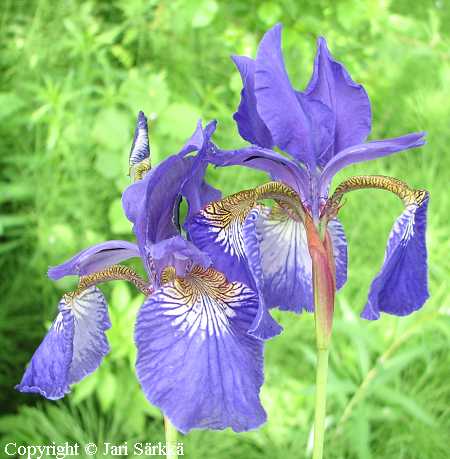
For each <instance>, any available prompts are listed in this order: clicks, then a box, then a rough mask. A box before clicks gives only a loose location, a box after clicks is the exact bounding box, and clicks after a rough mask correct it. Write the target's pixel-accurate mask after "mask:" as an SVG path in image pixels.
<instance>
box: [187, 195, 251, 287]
mask: <svg viewBox="0 0 450 459" xmlns="http://www.w3.org/2000/svg"><path fill="white" fill-rule="evenodd" d="M255 204H256V201H255V198H254V194H253V193H252V192H251V191H241V192H239V193H236V194H234V195H231V196H227V197H226V198H224V199H222V200H221V201H214V202H212V203H210V204H208V205H207V206H206V207H205V208H204V209H202V210H201V211H200V212H198V213H197V214H195V215H194V216H193V217H192V218H191V219H190V220H188V221H187V222H186V225H185V226H186V230H187V232H188V234H189V237H190V239H191V240H192V242H193V243H194V244H195V245H196V246H197V247H199V248H200V249H201V250H203V251H205V252H207V253H208V254H209V255H210V257H211V260H212V262H213V266H214V267H215V268H217V269H218V270H219V271H221V272H223V273H224V274H225V275H226V276H227V279H228V280H229V281H235V280H238V281H240V282H243V283H245V284H247V285H250V286H251V285H252V280H251V275H249V272H248V269H247V262H246V257H245V248H244V241H243V239H242V224H243V222H244V220H245V218H246V217H247V215H248V213H249V212H250V210H251V209H252V208H253V207H254V206H255Z"/></svg>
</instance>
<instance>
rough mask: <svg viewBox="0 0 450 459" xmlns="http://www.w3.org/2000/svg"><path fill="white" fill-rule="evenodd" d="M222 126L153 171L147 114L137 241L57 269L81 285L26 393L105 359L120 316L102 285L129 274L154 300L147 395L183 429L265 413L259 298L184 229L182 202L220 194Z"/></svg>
mask: <svg viewBox="0 0 450 459" xmlns="http://www.w3.org/2000/svg"><path fill="white" fill-rule="evenodd" d="M214 129H215V123H210V124H208V125H207V126H206V128H205V129H203V128H202V125H201V122H199V124H198V126H197V129H196V130H195V132H194V134H193V136H192V137H191V138H190V139H189V140H188V142H187V143H186V144H185V145H184V147H183V148H182V149H181V151H180V152H179V153H178V154H175V155H173V156H171V157H169V158H168V159H166V160H165V161H163V162H162V163H161V164H159V165H158V167H156V168H155V169H151V168H150V159H149V156H150V150H149V145H148V132H147V120H146V118H145V116H144V114H143V113H142V112H141V113H139V117H138V122H137V127H136V132H135V138H134V141H133V146H132V150H131V153H130V174H131V175H132V176H133V177H134V178H135V179H136V182H135V183H134V184H132V185H130V186H129V187H128V188H127V189H126V190H125V192H124V194H123V206H124V210H125V213H126V215H127V217H128V218H129V220H130V221H131V222H132V223H133V225H134V227H133V229H134V232H135V235H136V239H137V245H136V244H132V243H130V242H127V241H108V242H104V243H102V244H98V245H95V246H93V247H90V248H88V249H86V250H83V251H82V252H80V253H79V254H77V255H75V256H74V257H73V258H71V259H70V260H69V261H67V262H65V263H63V264H61V265H59V266H56V267H54V268H51V269H50V270H49V276H50V278H52V279H60V278H62V277H64V276H68V275H77V276H79V277H80V280H79V285H78V288H77V289H76V290H75V291H74V292H71V293H69V294H66V295H64V297H63V299H62V300H61V302H60V303H59V314H58V315H57V317H56V319H55V321H54V322H53V325H52V326H51V328H50V330H49V332H48V333H47V336H46V337H45V338H44V340H43V342H42V343H41V345H40V346H39V347H38V349H37V350H36V352H35V353H34V355H33V357H32V359H31V362H30V364H29V365H28V367H27V369H26V371H25V374H24V376H23V378H22V381H21V383H20V384H19V385H18V386H17V389H18V390H20V391H22V392H36V393H39V394H41V395H43V396H44V397H46V398H49V399H59V398H61V397H63V396H64V395H65V394H67V393H68V392H69V391H70V386H71V385H72V384H74V383H76V382H78V381H80V380H81V379H82V378H83V377H85V376H86V375H88V374H90V373H91V372H93V371H94V370H95V369H96V368H97V367H98V366H99V365H100V363H101V361H102V359H103V357H104V356H105V355H106V354H107V353H108V351H109V345H108V341H107V337H106V334H105V332H106V330H107V329H108V328H109V327H110V326H111V324H110V321H109V317H108V310H107V304H106V301H105V298H104V297H103V295H102V293H101V291H100V290H99V289H98V287H97V284H99V283H101V282H105V281H110V280H116V279H123V280H127V281H130V282H132V283H133V284H134V285H135V286H136V287H137V288H138V289H139V291H141V292H142V293H143V294H144V295H145V297H146V299H145V301H144V304H143V306H142V307H141V309H140V311H139V313H138V316H137V320H136V327H135V342H136V346H137V361H136V373H137V377H138V379H139V382H140V384H141V386H142V389H143V391H144V393H145V395H146V396H147V398H148V400H149V401H150V402H151V403H153V404H154V405H155V406H157V407H159V408H160V409H161V410H162V412H163V413H164V415H165V416H166V417H167V418H168V419H169V420H170V421H171V422H172V423H173V424H174V425H175V427H176V428H177V429H178V430H180V431H181V432H188V431H189V430H190V429H193V428H210V429H224V428H226V427H231V428H232V429H233V430H235V431H245V430H249V429H252V428H256V427H258V426H259V425H260V424H262V423H263V422H264V421H265V419H266V414H265V411H264V409H263V407H262V405H261V403H260V400H259V391H260V387H261V385H262V383H263V342H262V341H261V340H258V339H256V338H255V337H253V336H251V335H249V334H248V333H247V331H248V329H249V327H250V325H251V323H252V321H253V318H254V316H255V315H256V312H257V310H258V296H257V295H256V293H255V292H254V291H253V290H252V289H251V288H249V287H248V286H247V285H245V284H243V283H242V282H236V281H235V282H229V281H228V280H227V279H226V277H225V276H224V274H223V273H222V272H220V270H219V269H218V268H217V266H216V264H215V263H214V261H212V260H211V258H210V256H209V254H208V253H207V251H201V250H199V249H198V248H197V247H196V246H195V245H194V244H193V243H191V242H189V241H188V240H186V239H185V238H183V237H182V235H181V228H180V221H179V216H178V212H179V204H180V200H181V199H183V198H184V199H186V201H187V203H188V206H189V211H188V212H189V215H193V214H195V213H197V212H198V211H199V210H200V209H201V208H203V207H204V206H205V205H206V204H207V203H208V202H210V201H212V200H217V199H220V192H219V191H218V190H216V189H214V188H212V187H211V186H209V185H208V184H207V183H206V182H205V181H204V172H205V169H206V163H205V162H204V161H203V159H202V157H203V155H204V154H205V153H206V150H205V148H206V146H207V145H209V138H210V136H211V135H212V133H213V132H214ZM193 152H197V154H196V155H192V153H193ZM188 237H189V235H188ZM132 257H139V258H140V259H141V260H142V262H143V264H144V266H145V269H146V272H147V275H148V280H145V279H143V278H142V277H140V276H139V275H138V274H137V273H136V272H135V271H134V270H133V269H131V268H129V267H127V266H125V265H117V263H120V262H121V261H124V260H126V259H129V258H132Z"/></svg>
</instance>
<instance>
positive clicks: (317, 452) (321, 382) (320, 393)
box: [313, 349, 329, 459]
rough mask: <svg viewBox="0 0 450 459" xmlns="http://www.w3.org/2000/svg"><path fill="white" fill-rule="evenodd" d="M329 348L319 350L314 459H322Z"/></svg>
mask: <svg viewBox="0 0 450 459" xmlns="http://www.w3.org/2000/svg"><path fill="white" fill-rule="evenodd" d="M328 354H329V350H328V349H318V350H317V368H316V405H315V415H314V452H313V459H322V456H323V443H324V437H325V415H326V403H327V375H328Z"/></svg>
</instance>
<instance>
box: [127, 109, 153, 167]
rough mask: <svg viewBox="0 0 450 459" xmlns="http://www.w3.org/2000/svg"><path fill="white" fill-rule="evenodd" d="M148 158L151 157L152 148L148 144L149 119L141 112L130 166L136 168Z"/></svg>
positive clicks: (132, 147) (135, 132) (131, 152)
mask: <svg viewBox="0 0 450 459" xmlns="http://www.w3.org/2000/svg"><path fill="white" fill-rule="evenodd" d="M148 157H150V147H149V143H148V126H147V118H146V117H145V115H144V112H139V115H138V119H137V122H136V129H135V131H134V138H133V144H132V146H131V151H130V157H129V165H130V167H133V166H136V165H138V164H139V163H141V162H142V161H144V159H147V158H148Z"/></svg>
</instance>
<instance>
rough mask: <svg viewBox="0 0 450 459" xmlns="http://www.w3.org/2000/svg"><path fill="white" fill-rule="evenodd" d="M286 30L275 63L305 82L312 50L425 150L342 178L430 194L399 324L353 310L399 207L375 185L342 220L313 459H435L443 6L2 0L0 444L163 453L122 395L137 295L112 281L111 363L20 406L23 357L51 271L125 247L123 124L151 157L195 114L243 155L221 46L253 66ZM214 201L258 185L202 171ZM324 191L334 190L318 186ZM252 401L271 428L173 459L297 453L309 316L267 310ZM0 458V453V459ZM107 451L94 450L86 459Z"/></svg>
mask: <svg viewBox="0 0 450 459" xmlns="http://www.w3.org/2000/svg"><path fill="white" fill-rule="evenodd" d="M277 21H282V22H283V23H284V25H285V30H284V34H283V44H284V50H285V56H286V61H287V66H288V69H289V71H290V74H291V77H292V81H293V82H294V84H295V86H296V87H297V88H302V87H303V86H304V84H305V83H306V82H307V80H308V78H309V75H310V72H311V68H312V59H313V55H314V52H315V39H316V37H317V36H318V35H324V36H325V37H326V38H327V40H328V43H329V46H330V48H331V50H332V52H333V53H334V54H335V56H336V57H337V58H338V59H339V60H341V61H343V62H344V63H345V65H346V66H347V68H348V69H349V70H350V72H351V74H352V76H353V77H354V79H356V80H357V81H359V82H361V83H363V84H364V85H365V87H366V89H367V90H368V93H369V95H370V97H371V100H372V104H373V118H374V123H373V125H374V128H373V133H372V138H383V137H388V136H397V135H401V134H405V133H407V132H411V131H414V130H426V131H428V144H427V145H426V146H425V147H424V148H422V149H419V150H414V151H408V152H404V153H401V154H398V155H396V156H393V157H390V158H384V159H380V160H377V161H373V162H371V163H369V164H364V165H358V166H353V167H352V168H351V169H347V170H346V171H345V173H343V174H341V177H340V178H344V177H347V176H349V175H354V174H356V173H361V172H365V173H374V174H387V175H393V176H398V177H399V178H402V179H404V180H406V181H407V182H408V183H409V184H411V185H412V186H414V187H417V188H427V189H429V190H430V192H431V203H430V209H429V228H428V248H429V262H430V290H431V299H430V300H429V301H428V303H427V304H426V306H425V307H424V308H423V309H422V310H421V311H420V312H418V313H416V314H414V315H413V316H411V317H407V318H396V317H382V319H380V320H379V321H378V322H375V323H370V322H367V321H363V320H362V319H360V318H359V317H358V315H359V313H360V311H361V310H362V308H363V305H364V302H365V300H366V295H367V292H368V287H369V284H370V281H371V279H372V278H373V276H374V275H375V274H376V272H377V271H378V269H379V267H380V265H381V262H382V259H383V255H384V246H385V242H386V239H387V235H388V233H389V230H390V227H391V225H392V223H393V221H394V219H395V218H396V216H397V215H399V213H400V211H401V204H400V203H399V202H397V201H396V198H395V197H391V196H387V195H385V194H383V193H382V192H379V191H365V192H359V193H354V194H352V195H351V196H350V197H349V199H348V202H347V203H346V205H345V206H344V208H343V209H342V211H341V218H342V221H343V224H344V226H345V229H346V231H347V237H348V240H349V256H350V272H349V280H348V282H347V284H346V286H345V288H344V289H343V290H342V291H341V292H340V293H339V295H338V298H337V305H336V321H335V331H334V338H333V349H332V355H331V375H330V381H329V404H328V418H327V424H328V431H327V439H326V449H327V453H326V457H327V458H358V459H369V458H375V457H376V458H396V459H424V458H433V459H440V458H448V457H449V450H448V445H449V432H450V409H449V407H450V384H449V380H450V372H449V364H450V359H449V348H448V346H449V334H450V333H449V313H450V305H449V298H450V294H449V290H448V287H449V285H448V283H446V282H448V274H449V271H450V270H449V252H450V250H449V249H450V244H449V225H448V222H449V217H448V211H449V208H450V206H449V174H448V170H449V169H450V156H449V154H448V145H449V144H450V131H449V121H450V98H449V92H448V91H449V87H450V62H449V58H450V53H449V45H450V4H449V2H447V1H445V0H436V1H431V0H421V1H417V2H411V1H407V0H398V1H393V0H392V1H389V0H383V1H376V0H373V1H358V0H355V1H351V0H345V1H325V0H322V1H316V0H307V1H300V0H284V1H270V0H269V1H265V2H258V1H255V0H250V1H246V2H241V1H238V0H235V1H226V2H225V1H223V2H221V1H217V0H172V1H160V2H158V1H149V0H110V1H108V0H86V1H81V0H80V1H75V0H61V1H52V0H28V1H27V0H2V2H1V10H0V42H1V48H0V49H1V50H0V67H1V73H0V121H1V122H0V145H1V147H0V148H1V152H0V162H1V167H0V177H1V183H0V205H1V211H0V273H1V274H0V275H1V307H0V353H1V359H0V384H1V392H0V405H1V417H0V436H1V438H2V442H4V441H8V440H10V439H13V440H14V441H17V442H18V443H23V444H51V442H52V441H55V442H56V443H58V442H65V441H69V442H75V441H77V442H80V443H84V442H89V441H94V442H99V443H101V442H102V441H106V440H108V441H112V442H114V443H121V442H123V441H128V443H129V444H131V443H133V442H134V441H137V440H141V441H160V440H162V439H163V430H162V424H161V416H160V414H159V412H158V411H157V410H156V409H155V408H153V407H151V406H150V405H149V404H148V403H147V402H146V400H145V398H144V396H143V395H142V393H141V392H140V390H139V387H138V383H137V381H136V378H135V375H134V371H133V366H134V358H135V352H134V345H133V340H132V334H133V325H134V319H135V315H136V311H137V309H138V308H139V305H140V304H141V301H142V297H140V296H137V295H136V293H135V292H134V291H132V290H131V288H129V287H128V285H125V284H122V283H116V284H114V285H113V286H106V287H105V288H104V291H105V292H106V294H107V296H108V298H109V299H110V314H111V317H112V322H113V328H112V329H111V331H110V332H109V334H108V336H109V340H110V344H111V346H112V351H111V354H110V355H109V356H108V357H107V358H106V359H105V361H104V363H103V364H102V366H101V367H100V369H99V370H98V371H97V372H96V373H94V374H93V375H92V376H89V377H88V378H86V379H85V380H84V381H83V382H82V383H80V384H79V385H77V386H76V387H74V390H73V392H72V394H71V395H70V396H68V397H66V399H64V400H63V401H60V402H50V401H43V400H42V399H40V398H39V397H37V396H32V395H25V394H20V393H17V392H15V391H14V389H13V386H14V385H15V384H16V383H18V382H19V380H20V378H21V375H22V373H23V370H24V368H25V366H26V363H27V362H28V360H29V359H30V357H31V355H32V353H33V351H34V349H35V347H36V346H37V345H38V343H39V342H40V340H41V339H42V337H43V336H44V334H45V331H46V328H47V327H48V326H49V324H50V322H51V321H52V319H53V317H54V314H55V310H56V305H57V302H58V300H59V298H60V296H61V295H62V293H63V292H64V291H66V290H67V289H68V288H71V287H72V286H73V281H72V280H69V281H61V282H58V283H52V282H51V281H49V280H48V279H47V278H46V270H47V267H48V266H49V265H52V264H56V263H59V262H61V261H63V260H64V259H66V258H67V257H69V256H71V255H72V254H73V253H74V252H75V251H77V250H79V249H82V248H84V247H86V246H89V245H90V244H92V243H96V242H99V241H102V240H105V239H111V238H116V239H119V238H128V239H130V240H131V239H132V233H131V228H130V225H129V224H128V222H127V221H126V220H125V218H124V217H123V215H122V210H121V205H120V196H121V192H122V191H123V189H124V187H125V186H126V185H127V184H128V180H129V179H128V177H127V155H128V151H129V147H130V144H131V139H132V134H133V128H134V122H135V117H136V114H137V111H138V110H139V109H143V110H144V111H145V113H146V114H147V115H149V118H150V133H151V147H152V154H153V162H154V164H156V162H159V161H160V160H162V159H163V158H164V157H166V156H167V155H169V154H171V153H174V152H176V151H177V150H178V149H179V148H180V146H181V145H182V143H183V142H184V140H185V139H186V138H187V137H188V136H189V135H190V134H191V132H192V131H193V130H194V127H195V123H196V120H197V119H198V117H199V116H202V117H203V119H204V120H209V119H213V118H216V119H218V121H219V128H218V132H217V134H216V135H215V141H216V142H217V143H218V144H219V145H220V146H222V147H226V148H230V147H233V146H239V145H243V142H242V141H241V140H239V137H238V135H237V130H236V127H235V125H234V122H233V120H232V117H231V116H232V113H233V111H234V109H235V108H236V107H237V104H238V102H239V91H240V87H241V83H240V77H239V75H238V72H237V71H236V70H235V68H234V66H233V64H232V62H231V60H230V59H229V55H230V54H246V55H250V56H254V53H255V49H256V45H257V43H258V41H259V39H260V38H261V36H262V34H263V32H264V31H265V30H266V29H268V28H269V27H270V26H272V25H273V24H274V23H275V22H277ZM208 174H209V177H210V181H211V183H213V184H214V185H215V186H219V187H222V189H223V190H224V192H225V194H229V193H231V192H234V191H238V190H239V189H243V188H246V187H249V186H252V185H256V184H257V183H261V182H262V181H263V180H264V179H265V178H264V175H263V174H260V173H257V172H254V171H249V170H244V169H229V170H212V171H209V172H208ZM335 184H336V183H335ZM277 318H278V319H279V320H280V321H281V322H282V324H283V326H284V328H285V332H284V334H283V335H282V336H280V337H278V338H276V339H275V340H273V341H271V342H269V343H268V344H267V350H266V383H265V386H264V389H263V393H262V398H263V402H264V405H265V407H266V410H267V412H268V416H269V421H268V422H267V424H266V425H265V426H264V427H263V428H261V429H260V430H258V431H255V432H251V433H247V434H239V435H238V434H235V433H233V432H230V431H224V432H213V433H210V432H201V431H196V432H193V433H191V434H190V435H188V436H187V437H185V438H183V441H184V443H185V454H186V457H189V458H202V457H208V458H210V459H219V458H228V457H230V456H233V457H234V458H236V459H237V458H248V459H252V458H255V459H256V458H267V459H268V458H270V459H277V458H285V457H290V458H291V457H292V458H307V457H309V455H310V452H311V436H310V434H311V426H312V422H313V395H314V365H315V355H314V332H313V318H312V317H311V316H308V315H306V314H304V315H303V316H300V317H298V316H294V315H289V314H287V313H284V314H278V313H277ZM0 455H3V446H2V453H0ZM102 457H104V456H102Z"/></svg>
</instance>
